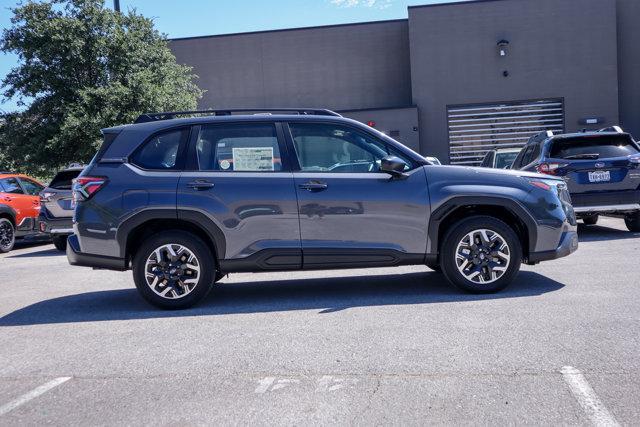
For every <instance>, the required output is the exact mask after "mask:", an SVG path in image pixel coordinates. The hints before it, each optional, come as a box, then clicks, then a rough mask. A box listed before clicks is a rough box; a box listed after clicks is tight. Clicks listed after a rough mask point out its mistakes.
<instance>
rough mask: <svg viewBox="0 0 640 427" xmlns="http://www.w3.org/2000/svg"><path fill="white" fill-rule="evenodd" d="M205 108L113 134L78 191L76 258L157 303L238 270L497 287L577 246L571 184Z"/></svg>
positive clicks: (382, 140) (181, 297)
mask: <svg viewBox="0 0 640 427" xmlns="http://www.w3.org/2000/svg"><path fill="white" fill-rule="evenodd" d="M235 113H237V112H235ZM183 114H184V115H187V116H189V117H187V118H175V117H177V116H180V115H183ZM194 115H195V113H193V112H187V113H157V114H146V115H143V116H141V117H140V118H139V119H138V121H137V123H136V124H133V125H127V126H118V127H114V128H109V129H104V130H103V134H104V142H103V144H102V147H101V148H100V150H99V152H98V153H97V154H96V156H95V158H94V159H93V161H92V162H91V163H90V164H89V165H88V166H87V168H86V169H85V170H84V171H83V172H82V173H81V174H80V176H79V177H78V178H77V179H76V181H75V184H74V189H73V195H74V198H75V200H76V201H77V207H76V209H75V216H74V225H73V228H74V235H72V236H70V237H69V240H68V245H67V257H68V259H69V262H70V263H71V264H72V265H78V266H89V267H94V268H106V269H113V270H127V269H129V268H132V269H133V277H134V282H135V284H136V287H137V288H138V291H139V292H140V294H141V295H142V296H143V297H144V298H145V299H146V300H147V301H149V302H150V303H152V304H154V305H156V306H158V307H162V308H170V309H175V308H185V307H189V306H191V305H193V304H195V303H196V302H198V301H200V300H202V299H203V298H204V297H205V295H206V294H207V293H208V292H209V290H210V288H211V285H212V284H213V283H214V282H215V281H217V280H219V279H220V278H221V277H223V275H225V274H227V273H232V272H241V271H244V272H257V271H285V270H301V269H306V270H317V269H331V268H356V267H365V268H369V267H382V266H397V265H425V264H426V265H427V266H430V267H432V268H434V269H441V270H442V272H443V273H444V275H445V276H446V278H447V279H448V280H449V281H450V282H451V283H453V284H454V285H456V286H458V287H460V288H462V289H464V290H467V291H470V292H478V293H485V292H495V291H499V290H501V289H503V288H505V287H506V286H507V285H508V284H509V283H510V282H512V281H513V279H514V278H515V276H516V274H517V273H518V271H519V268H520V265H521V263H522V262H526V263H528V264H536V263H538V262H540V261H544V260H550V259H555V258H559V257H563V256H566V255H569V254H570V253H572V252H573V251H575V250H576V249H577V246H578V239H577V233H576V220H575V216H574V213H573V209H572V207H571V204H570V203H569V194H568V192H567V190H566V184H565V183H564V182H563V181H562V180H561V179H559V178H556V177H552V176H544V175H540V174H537V173H528V172H523V171H517V172H514V171H505V170H497V169H486V168H468V167H459V166H434V165H431V164H430V163H429V162H428V161H427V160H426V159H425V158H424V157H423V156H421V155H419V154H417V153H415V152H414V151H412V150H410V149H409V148H407V147H405V146H403V145H402V144H400V143H399V142H397V141H395V140H393V139H391V138H389V137H388V136H386V135H384V134H382V133H380V132H378V131H376V130H375V129H372V128H371V127H368V126H365V125H362V124H360V123H359V122H356V121H354V120H350V119H346V118H343V117H341V116H340V115H339V114H337V113H334V112H331V111H328V110H295V111H289V110H277V111H270V112H269V114H268V115H267V114H264V112H263V114H260V115H250V114H244V115H243V114H233V115H232V112H229V111H205V112H200V117H193V116H194Z"/></svg>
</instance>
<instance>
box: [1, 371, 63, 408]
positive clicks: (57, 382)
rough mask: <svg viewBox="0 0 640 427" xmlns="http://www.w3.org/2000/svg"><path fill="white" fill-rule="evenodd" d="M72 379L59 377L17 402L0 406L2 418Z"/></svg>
mask: <svg viewBox="0 0 640 427" xmlns="http://www.w3.org/2000/svg"><path fill="white" fill-rule="evenodd" d="M70 379H71V377H59V378H56V379H55V380H51V381H49V382H48V383H45V384H42V385H41V386H40V387H36V388H34V389H33V390H31V391H30V392H28V393H25V394H23V395H22V396H20V397H18V398H17V399H15V400H12V401H11V402H9V403H7V404H5V405H2V406H0V417H1V416H3V415H4V414H6V413H8V412H10V411H13V410H14V409H16V408H17V407H18V406H20V405H23V404H25V403H27V402H28V401H30V400H32V399H35V398H36V397H38V396H40V395H43V394H45V393H46V392H48V391H49V390H51V389H52V388H55V387H58V386H59V385H60V384H62V383H65V382H67V381H69V380H70Z"/></svg>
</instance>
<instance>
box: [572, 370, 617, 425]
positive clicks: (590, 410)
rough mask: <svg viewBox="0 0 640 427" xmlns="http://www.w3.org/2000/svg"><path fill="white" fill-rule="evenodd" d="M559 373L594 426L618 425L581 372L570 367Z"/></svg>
mask: <svg viewBox="0 0 640 427" xmlns="http://www.w3.org/2000/svg"><path fill="white" fill-rule="evenodd" d="M560 372H561V373H562V377H563V378H564V380H565V382H566V383H567V384H568V385H569V387H570V388H571V393H573V396H574V397H575V398H576V400H577V401H578V403H579V404H580V406H582V409H583V410H584V411H585V412H586V413H587V416H588V417H589V419H591V422H592V423H593V424H594V425H596V426H603V427H604V426H609V427H612V426H618V425H619V424H618V422H617V421H616V420H615V418H613V415H611V413H610V412H609V410H607V408H606V407H605V406H604V405H603V404H602V402H601V401H600V399H598V396H597V395H596V393H595V392H594V391H593V389H592V388H591V386H590V385H589V383H588V382H587V379H586V378H585V377H584V375H582V372H580V371H579V370H578V369H576V368H574V367H572V366H564V367H563V368H562V369H561V370H560Z"/></svg>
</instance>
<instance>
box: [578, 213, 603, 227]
mask: <svg viewBox="0 0 640 427" xmlns="http://www.w3.org/2000/svg"><path fill="white" fill-rule="evenodd" d="M599 218H600V217H599V216H598V215H591V216H586V217H584V218H582V222H584V225H596V224H597V223H598V219H599Z"/></svg>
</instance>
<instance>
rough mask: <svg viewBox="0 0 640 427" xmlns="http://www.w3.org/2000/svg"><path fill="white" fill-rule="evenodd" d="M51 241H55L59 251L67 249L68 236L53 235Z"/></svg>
mask: <svg viewBox="0 0 640 427" xmlns="http://www.w3.org/2000/svg"><path fill="white" fill-rule="evenodd" d="M51 241H53V246H55V247H56V249H57V250H59V251H62V252H64V251H66V250H67V236H53V237H51Z"/></svg>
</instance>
